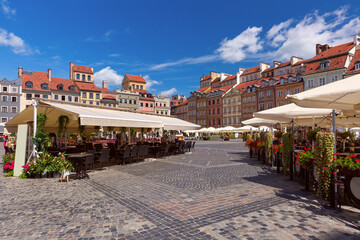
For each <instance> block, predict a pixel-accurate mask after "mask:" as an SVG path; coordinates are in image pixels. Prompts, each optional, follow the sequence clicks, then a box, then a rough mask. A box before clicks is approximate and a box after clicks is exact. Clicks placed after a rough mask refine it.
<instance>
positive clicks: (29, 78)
mask: <svg viewBox="0 0 360 240" xmlns="http://www.w3.org/2000/svg"><path fill="white" fill-rule="evenodd" d="M69 75H70V76H69V78H57V77H54V76H52V70H51V69H48V71H47V72H38V71H29V70H24V69H23V68H22V67H21V66H19V68H18V78H17V79H16V80H13V81H9V80H7V79H6V78H4V79H2V80H0V97H1V98H0V113H1V114H0V134H1V133H4V124H5V123H6V122H7V121H9V120H10V119H11V118H13V117H14V116H16V115H17V114H18V113H19V112H21V111H22V110H24V109H25V108H26V107H28V106H30V105H31V104H32V101H33V99H38V100H47V101H55V102H65V103H71V104H77V105H93V106H98V107H102V108H121V109H128V110H132V111H139V112H146V113H153V114H158V115H170V110H171V108H170V98H168V97H162V96H153V95H152V94H151V93H149V92H148V91H147V90H146V81H145V79H144V78H143V77H142V76H136V75H130V74H125V76H124V79H123V81H122V89H119V88H117V89H115V90H113V91H110V90H109V89H108V86H107V81H106V80H105V79H104V80H103V81H102V87H101V88H99V87H97V86H96V85H95V83H94V71H93V68H92V67H87V66H80V65H76V64H74V63H72V62H71V63H70V74H69Z"/></svg>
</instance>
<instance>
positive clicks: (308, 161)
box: [296, 147, 314, 169]
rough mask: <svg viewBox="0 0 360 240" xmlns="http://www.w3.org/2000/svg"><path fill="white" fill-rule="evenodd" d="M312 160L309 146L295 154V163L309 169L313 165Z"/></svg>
mask: <svg viewBox="0 0 360 240" xmlns="http://www.w3.org/2000/svg"><path fill="white" fill-rule="evenodd" d="M313 160H314V151H312V150H311V148H310V147H309V148H306V149H305V150H304V151H301V152H299V153H298V155H297V156H296V164H297V165H299V166H301V167H302V168H305V169H309V168H310V167H311V166H312V165H313V162H312V161H313Z"/></svg>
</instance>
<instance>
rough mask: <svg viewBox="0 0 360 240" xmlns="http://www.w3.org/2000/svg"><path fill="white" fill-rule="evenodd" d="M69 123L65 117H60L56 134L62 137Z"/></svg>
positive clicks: (68, 119)
mask: <svg viewBox="0 0 360 240" xmlns="http://www.w3.org/2000/svg"><path fill="white" fill-rule="evenodd" d="M69 122H70V118H69V117H68V116H66V115H60V116H59V118H58V123H59V128H58V132H59V135H60V136H62V135H63V134H65V133H66V132H67V128H68V125H69Z"/></svg>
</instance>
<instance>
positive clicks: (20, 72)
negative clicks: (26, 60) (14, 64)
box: [18, 66, 23, 77]
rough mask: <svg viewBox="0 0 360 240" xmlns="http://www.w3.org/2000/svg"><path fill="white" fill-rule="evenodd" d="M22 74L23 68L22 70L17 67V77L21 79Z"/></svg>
mask: <svg viewBox="0 0 360 240" xmlns="http://www.w3.org/2000/svg"><path fill="white" fill-rule="evenodd" d="M22 74H23V68H22V66H19V67H18V76H19V77H21V76H22Z"/></svg>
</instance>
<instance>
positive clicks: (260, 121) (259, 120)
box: [242, 117, 279, 127]
mask: <svg viewBox="0 0 360 240" xmlns="http://www.w3.org/2000/svg"><path fill="white" fill-rule="evenodd" d="M242 123H243V124H246V125H251V126H254V127H258V126H263V125H268V126H270V125H273V124H277V123H279V121H276V120H269V119H263V118H256V117H255V118H250V119H248V120H245V121H243V122H242Z"/></svg>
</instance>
